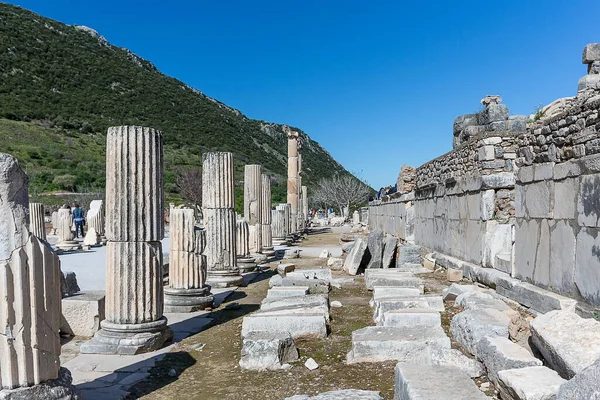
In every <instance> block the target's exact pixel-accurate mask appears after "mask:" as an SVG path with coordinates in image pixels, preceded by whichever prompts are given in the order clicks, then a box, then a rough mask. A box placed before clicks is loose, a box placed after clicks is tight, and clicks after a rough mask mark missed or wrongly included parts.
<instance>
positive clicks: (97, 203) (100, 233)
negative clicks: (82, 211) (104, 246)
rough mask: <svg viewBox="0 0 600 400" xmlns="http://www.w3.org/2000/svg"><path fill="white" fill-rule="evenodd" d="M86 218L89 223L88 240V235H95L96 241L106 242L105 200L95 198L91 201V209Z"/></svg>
mask: <svg viewBox="0 0 600 400" xmlns="http://www.w3.org/2000/svg"><path fill="white" fill-rule="evenodd" d="M86 220H87V225H88V230H87V233H86V241H88V236H92V235H95V237H94V241H95V242H96V244H98V243H106V230H105V219H104V202H103V201H102V200H93V201H92V202H91V203H90V209H89V210H88V212H87V215H86Z"/></svg>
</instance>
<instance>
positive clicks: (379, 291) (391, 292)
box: [373, 286, 423, 301]
mask: <svg viewBox="0 0 600 400" xmlns="http://www.w3.org/2000/svg"><path fill="white" fill-rule="evenodd" d="M421 294H423V292H421V291H420V290H419V289H417V288H406V287H394V286H375V287H373V300H374V301H377V300H379V299H381V298H384V297H393V298H398V297H408V296H419V295H421Z"/></svg>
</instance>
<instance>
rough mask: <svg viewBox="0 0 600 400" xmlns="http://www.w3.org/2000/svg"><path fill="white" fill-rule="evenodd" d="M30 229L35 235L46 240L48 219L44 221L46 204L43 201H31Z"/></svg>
mask: <svg viewBox="0 0 600 400" xmlns="http://www.w3.org/2000/svg"><path fill="white" fill-rule="evenodd" d="M29 220H30V221H31V224H30V225H29V226H30V230H31V233H33V234H34V235H35V237H37V238H39V239H42V240H46V221H44V205H43V204H42V203H29Z"/></svg>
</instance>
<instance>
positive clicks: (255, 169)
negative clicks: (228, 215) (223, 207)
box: [244, 164, 263, 253]
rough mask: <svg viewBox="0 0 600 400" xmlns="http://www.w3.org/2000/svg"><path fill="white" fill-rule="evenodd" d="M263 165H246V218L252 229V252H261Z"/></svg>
mask: <svg viewBox="0 0 600 400" xmlns="http://www.w3.org/2000/svg"><path fill="white" fill-rule="evenodd" d="M261 176H262V166H260V165H256V164H251V165H246V166H245V167H244V219H245V220H246V222H248V227H249V230H250V252H251V253H260V252H261V249H262V247H263V245H262V227H261V224H262V218H261V212H262V205H261V203H262V178H261Z"/></svg>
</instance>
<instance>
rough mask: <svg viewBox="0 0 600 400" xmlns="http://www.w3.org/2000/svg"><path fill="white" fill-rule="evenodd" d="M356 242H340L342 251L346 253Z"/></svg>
mask: <svg viewBox="0 0 600 400" xmlns="http://www.w3.org/2000/svg"><path fill="white" fill-rule="evenodd" d="M355 243H356V242H347V243H344V244H342V253H348V252H349V251H350V250H352V248H353V247H354V244H355Z"/></svg>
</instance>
